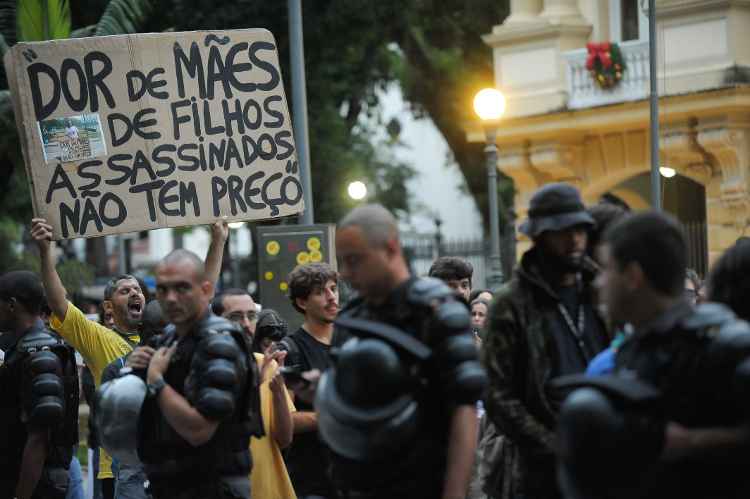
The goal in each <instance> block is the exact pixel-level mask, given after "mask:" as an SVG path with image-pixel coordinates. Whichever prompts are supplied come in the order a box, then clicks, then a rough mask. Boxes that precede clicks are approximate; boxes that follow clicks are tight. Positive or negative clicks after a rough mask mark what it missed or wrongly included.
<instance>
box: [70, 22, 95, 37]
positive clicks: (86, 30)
mask: <svg viewBox="0 0 750 499" xmlns="http://www.w3.org/2000/svg"><path fill="white" fill-rule="evenodd" d="M94 33H96V24H89V25H88V26H84V27H83V28H78V29H74V30H73V31H72V32H71V33H70V37H71V38H86V37H88V36H94Z"/></svg>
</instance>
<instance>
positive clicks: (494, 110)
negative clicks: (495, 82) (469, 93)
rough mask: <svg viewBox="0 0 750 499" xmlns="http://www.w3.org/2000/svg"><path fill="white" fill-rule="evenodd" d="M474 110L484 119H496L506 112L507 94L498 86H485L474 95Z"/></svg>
mask: <svg viewBox="0 0 750 499" xmlns="http://www.w3.org/2000/svg"><path fill="white" fill-rule="evenodd" d="M474 112H475V113H477V116H479V119H480V120H482V121H494V120H499V119H500V118H502V116H503V113H505V96H504V95H503V93H502V92H501V91H500V90H498V89H496V88H485V89H482V90H480V91H479V92H477V95H475V96H474Z"/></svg>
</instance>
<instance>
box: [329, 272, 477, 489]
mask: <svg viewBox="0 0 750 499" xmlns="http://www.w3.org/2000/svg"><path fill="white" fill-rule="evenodd" d="M351 319H354V322H351V321H350V320H351ZM359 319H364V320H365V321H372V322H370V324H372V325H373V326H374V327H372V328H371V330H370V332H371V333H375V335H374V336H373V335H371V334H369V333H366V332H363V331H364V329H360V330H356V329H353V328H351V327H348V328H342V327H341V325H342V324H345V323H347V321H349V322H348V324H349V325H352V324H354V323H357V322H358V320H359ZM339 321H340V322H339V323H338V325H337V328H339V329H337V334H340V333H343V332H345V334H349V335H351V336H354V337H355V338H353V339H351V340H349V341H348V342H347V343H345V344H344V346H343V347H342V348H341V351H340V354H339V356H338V359H337V366H336V368H335V370H336V371H338V372H337V373H335V377H333V376H332V375H329V376H328V380H326V377H324V379H321V385H320V386H319V390H318V399H317V404H318V409H319V412H320V415H319V424H320V425H321V432H322V434H323V435H324V438H326V439H327V441H328V443H329V445H330V446H331V448H332V452H333V458H332V461H333V479H334V483H335V485H336V487H337V489H338V491H339V495H340V496H341V497H351V498H384V497H388V498H410V499H418V498H439V497H440V495H441V493H442V488H443V480H444V477H445V471H446V457H447V450H448V436H449V433H450V418H451V415H452V412H453V410H454V409H455V407H456V406H457V405H461V404H469V405H474V404H475V403H476V401H477V400H478V398H479V397H480V395H481V392H482V390H483V388H484V386H485V383H486V377H485V374H484V371H483V369H482V368H481V366H480V365H479V363H478V361H477V350H476V347H475V345H474V342H473V337H472V335H471V328H470V320H469V313H468V310H467V308H466V306H465V305H464V304H461V303H460V302H458V301H457V300H456V299H455V297H454V295H453V292H452V290H451V289H450V288H448V287H447V286H446V285H445V284H444V283H443V282H442V281H439V280H437V279H431V278H426V279H418V278H411V279H409V280H408V281H406V282H404V283H403V284H402V285H400V286H399V287H398V288H396V289H395V290H394V291H393V292H392V293H391V295H390V297H389V298H388V300H387V301H386V302H385V303H384V304H382V305H381V306H377V307H375V306H371V305H368V304H367V303H366V302H364V301H362V300H355V301H354V302H353V303H352V304H350V306H349V307H348V308H346V309H345V310H344V311H343V312H342V314H341V316H340V318H339ZM362 324H364V325H365V329H367V327H370V326H367V325H366V323H362ZM377 324H382V325H385V326H386V327H385V328H383V331H382V335H381V333H380V332H378V331H377ZM389 326H390V327H389ZM381 327H382V326H381ZM389 338H390V339H389ZM381 340H382V341H381ZM391 340H393V341H391ZM415 340H416V341H415ZM327 375H328V373H327ZM329 389H330V391H329ZM342 400H346V402H345V403H347V404H350V405H349V409H346V410H343V411H342V410H340V409H339V408H341V407H342V403H341V401H342ZM347 413H348V414H347ZM384 414H385V415H387V416H384V417H383V418H382V419H380V420H378V421H376V420H377V418H378V417H379V416H378V415H384ZM368 424H372V425H373V426H372V427H370V428H368ZM328 425H330V426H329V428H331V430H330V432H326V431H325V427H326V426H328ZM336 435H343V436H342V437H336ZM339 438H340V440H339ZM333 440H337V441H336V442H334V441H333ZM356 442H361V443H362V445H361V446H360V445H359V444H358V443H356ZM352 443H353V444H352ZM337 447H338V449H340V450H337ZM357 447H359V449H358V448H357ZM345 448H346V449H345ZM342 452H347V453H348V454H349V455H348V456H345V455H342Z"/></svg>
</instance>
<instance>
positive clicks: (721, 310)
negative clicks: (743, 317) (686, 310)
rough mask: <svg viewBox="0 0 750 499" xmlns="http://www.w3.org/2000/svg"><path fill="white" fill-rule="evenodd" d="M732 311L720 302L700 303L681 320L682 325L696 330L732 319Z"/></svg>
mask: <svg viewBox="0 0 750 499" xmlns="http://www.w3.org/2000/svg"><path fill="white" fill-rule="evenodd" d="M734 318H735V317H734V313H732V311H731V310H730V309H729V308H728V307H727V306H725V305H722V304H721V303H702V304H700V305H698V306H697V307H695V310H694V311H693V313H692V314H690V315H688V316H687V317H686V318H685V319H683V321H682V327H684V328H685V329H689V330H698V329H704V328H709V327H712V326H718V325H721V324H723V323H725V322H729V321H732V320H734Z"/></svg>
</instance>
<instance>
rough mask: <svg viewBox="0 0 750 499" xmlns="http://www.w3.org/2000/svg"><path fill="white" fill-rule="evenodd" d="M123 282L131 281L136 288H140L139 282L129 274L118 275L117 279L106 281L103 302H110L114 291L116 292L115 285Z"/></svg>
mask: <svg viewBox="0 0 750 499" xmlns="http://www.w3.org/2000/svg"><path fill="white" fill-rule="evenodd" d="M125 280H133V281H135V282H137V283H138V287H139V288H140V287H141V283H140V281H139V280H138V279H137V278H136V277H135V276H132V275H130V274H120V275H118V276H117V277H113V278H112V279H110V280H109V281H107V285H106V286H104V299H105V300H111V299H112V295H113V294H115V291H117V285H118V284H119V283H120V281H125ZM141 293H143V288H141Z"/></svg>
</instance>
